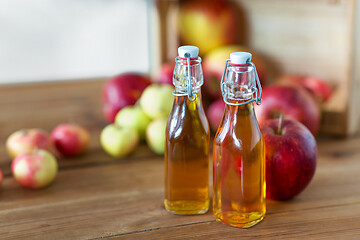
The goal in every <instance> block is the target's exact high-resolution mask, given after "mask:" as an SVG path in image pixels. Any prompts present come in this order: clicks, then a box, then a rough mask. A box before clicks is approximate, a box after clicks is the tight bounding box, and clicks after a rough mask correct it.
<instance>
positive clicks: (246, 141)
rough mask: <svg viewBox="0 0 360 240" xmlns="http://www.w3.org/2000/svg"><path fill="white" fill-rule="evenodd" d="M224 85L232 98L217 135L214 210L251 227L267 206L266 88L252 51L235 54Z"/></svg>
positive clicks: (218, 216)
mask: <svg viewBox="0 0 360 240" xmlns="http://www.w3.org/2000/svg"><path fill="white" fill-rule="evenodd" d="M221 89H222V95H223V99H224V101H225V103H226V104H225V111H224V115H223V118H222V121H221V123H220V126H219V128H218V130H217V133H216V135H215V139H214V149H213V211H214V216H215V219H216V221H219V222H223V223H226V224H229V225H231V226H235V227H242V228H248V227H251V226H253V225H255V224H257V223H258V222H260V221H261V220H262V219H263V218H264V216H265V212H266V205H265V152H264V151H265V148H264V139H263V137H262V134H261V132H260V128H259V125H258V122H257V119H256V116H255V112H254V101H255V102H256V103H257V104H260V103H261V95H262V91H261V85H260V82H259V78H258V76H257V73H256V68H255V65H254V64H253V63H252V62H251V54H250V53H246V52H236V53H232V54H230V60H227V61H226V64H225V70H224V74H223V77H222V80H221Z"/></svg>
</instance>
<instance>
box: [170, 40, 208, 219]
mask: <svg viewBox="0 0 360 240" xmlns="http://www.w3.org/2000/svg"><path fill="white" fill-rule="evenodd" d="M178 52H179V56H178V57H177V58H176V59H175V62H176V65H175V69H174V75H173V84H174V86H175V91H174V104H173V107H172V110H171V113H170V115H169V119H168V123H167V127H166V145H165V199H164V205H165V208H166V210H167V211H169V212H170V213H174V214H203V213H206V212H207V211H208V208H209V144H210V131H209V124H208V121H207V118H206V116H205V112H204V108H203V104H202V100H201V86H202V84H203V73H202V68H201V58H200V57H198V52H199V49H198V48H197V47H194V46H183V47H180V48H179V49H178Z"/></svg>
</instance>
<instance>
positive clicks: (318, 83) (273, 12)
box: [0, 0, 360, 135]
mask: <svg viewBox="0 0 360 240" xmlns="http://www.w3.org/2000/svg"><path fill="white" fill-rule="evenodd" d="M359 5H360V4H359V2H358V1H356V0H315V1H307V0H301V1H286V0H272V1H268V0H253V1H246V0H229V1H225V0H224V1H215V0H213V1H186V0H171V1H170V0H72V1H70V0H63V1H53V0H36V1H35V0H26V1H25V0H2V1H0V84H5V85H9V84H15V83H16V84H21V83H31V82H41V81H46V82H49V81H59V80H64V81H65V80H66V81H74V80H78V79H93V78H109V77H111V76H114V75H117V74H122V73H126V72H137V73H142V74H148V75H149V76H150V77H151V79H152V81H153V82H162V83H168V84H171V76H172V69H173V59H174V58H175V57H176V55H177V52H176V51H177V47H178V46H180V45H183V44H192V45H196V46H198V47H199V48H200V56H201V57H202V58H203V68H204V78H205V86H204V97H205V102H206V106H210V105H211V103H213V102H214V101H216V100H217V99H219V98H220V97H221V96H219V91H218V81H219V78H220V76H221V73H222V70H223V65H224V62H225V59H226V58H227V56H228V55H229V53H230V52H232V51H250V52H252V53H253V61H254V63H255V64H256V66H257V68H258V72H259V75H260V78H261V82H262V85H263V86H264V87H266V86H270V85H272V84H274V83H278V82H288V83H295V82H296V83H297V84H298V85H303V86H304V87H305V88H306V89H307V90H309V91H310V92H312V93H313V94H315V98H316V100H317V102H318V103H319V105H320V107H321V111H322V118H321V119H322V120H321V124H320V125H321V127H320V129H321V131H322V132H324V133H329V134H335V135H348V134H353V133H355V132H356V131H357V130H358V128H359V119H360V113H359V112H360V111H358V110H357V107H356V104H357V103H358V102H359V98H358V97H357V95H358V94H357V91H359V88H360V87H359V85H360V84H359V81H360V80H359V79H360V73H359V65H360V64H359V58H360V57H359V56H360V50H359V46H358V44H357V43H358V42H359V39H360V37H359V32H360V30H359V26H360V24H359V22H360V20H359V19H360V17H359V12H360V10H359V9H360V7H359ZM166 74H167V75H168V76H170V77H168V79H170V80H168V81H167V80H166ZM309 78H310V80H309ZM161 79H163V80H161ZM164 79H165V80H164ZM214 86H215V87H214ZM324 89H325V90H324Z"/></svg>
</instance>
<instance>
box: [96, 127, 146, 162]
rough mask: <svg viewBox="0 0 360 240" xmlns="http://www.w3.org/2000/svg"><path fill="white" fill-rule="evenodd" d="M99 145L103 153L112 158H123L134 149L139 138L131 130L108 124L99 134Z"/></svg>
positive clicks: (134, 131) (133, 130)
mask: <svg viewBox="0 0 360 240" xmlns="http://www.w3.org/2000/svg"><path fill="white" fill-rule="evenodd" d="M100 143H101V146H102V147H103V149H104V150H105V152H107V153H108V154H109V155H111V156H112V157H123V156H125V155H128V154H129V153H131V152H132V151H133V150H134V149H135V148H136V146H137V144H138V143H139V136H138V133H137V132H136V130H135V129H133V128H126V127H120V126H117V125H116V124H109V125H107V126H106V127H105V128H104V129H103V130H102V132H101V134H100Z"/></svg>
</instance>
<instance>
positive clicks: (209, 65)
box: [203, 45, 268, 99]
mask: <svg viewBox="0 0 360 240" xmlns="http://www.w3.org/2000/svg"><path fill="white" fill-rule="evenodd" d="M232 52H251V54H252V58H251V61H252V62H253V63H254V64H255V67H256V70H257V73H258V76H259V79H260V82H261V84H262V85H264V84H265V83H266V77H267V72H268V71H267V66H266V63H265V62H264V60H263V59H262V58H261V57H260V56H259V55H257V54H256V53H254V52H253V51H251V50H249V49H248V48H245V47H243V46H239V45H228V46H223V47H219V48H216V49H215V50H213V51H211V52H209V54H208V55H206V56H205V57H204V62H203V66H204V87H203V89H204V94H205V95H207V96H209V97H210V98H212V99H217V98H220V97H221V91H220V81H221V77H222V74H223V72H224V67H225V61H226V59H229V58H230V53H232Z"/></svg>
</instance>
